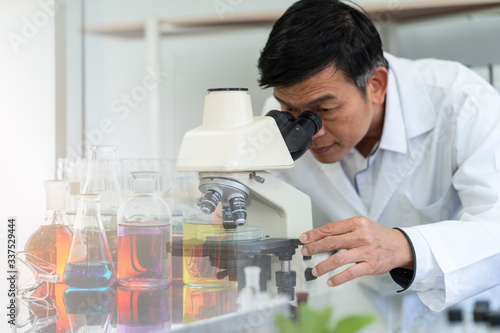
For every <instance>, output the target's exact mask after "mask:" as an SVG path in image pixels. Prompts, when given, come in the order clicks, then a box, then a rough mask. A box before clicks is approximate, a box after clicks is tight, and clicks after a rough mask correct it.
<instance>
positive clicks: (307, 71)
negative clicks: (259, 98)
mask: <svg viewBox="0 0 500 333" xmlns="http://www.w3.org/2000/svg"><path fill="white" fill-rule="evenodd" d="M329 66H334V68H335V69H336V70H341V71H342V72H343V73H344V75H345V78H346V80H347V81H348V82H350V83H352V84H354V85H355V86H356V87H357V88H358V90H359V91H360V92H361V93H362V94H363V96H365V95H366V84H367V82H368V80H369V79H370V77H371V76H372V75H373V73H374V71H375V68H376V67H378V66H384V67H385V68H389V65H388V63H387V60H386V59H385V58H384V53H383V50H382V41H381V39H380V36H379V34H378V32H377V30H376V28H375V26H374V25H373V23H372V22H371V20H370V19H369V18H368V16H367V15H366V14H365V13H363V12H361V11H359V10H357V9H355V8H353V7H350V6H348V5H347V4H345V3H342V2H341V1H338V0H300V1H298V2H296V3H294V4H293V5H292V6H291V7H290V8H288V10H287V11H286V12H285V13H284V14H283V16H281V18H280V19H279V20H278V21H276V23H275V24H274V26H273V29H272V30H271V33H270V35H269V39H268V41H267V43H266V46H265V47H264V49H263V50H262V52H261V55H260V59H259V63H258V67H259V72H260V78H259V85H260V86H261V87H263V88H269V87H288V86H292V85H294V84H297V83H300V82H302V81H304V80H306V79H308V78H309V77H311V76H313V75H315V74H317V73H318V72H320V71H322V70H324V69H326V68H327V67H329Z"/></svg>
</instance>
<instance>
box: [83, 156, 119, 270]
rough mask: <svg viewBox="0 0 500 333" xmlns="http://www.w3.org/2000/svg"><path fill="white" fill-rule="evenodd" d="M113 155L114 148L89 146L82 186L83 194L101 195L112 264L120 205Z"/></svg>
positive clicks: (114, 260)
mask: <svg viewBox="0 0 500 333" xmlns="http://www.w3.org/2000/svg"><path fill="white" fill-rule="evenodd" d="M115 155H116V147H115V146H90V147H89V156H88V166H87V177H86V179H85V185H84V186H83V193H85V194H100V195H101V219H102V223H103V226H104V230H105V231H106V237H107V239H108V245H109V250H110V252H111V257H112V258H113V262H114V263H116V250H117V234H116V230H117V224H116V213H117V211H118V207H120V204H121V195H120V184H119V183H118V177H117V175H116V160H115Z"/></svg>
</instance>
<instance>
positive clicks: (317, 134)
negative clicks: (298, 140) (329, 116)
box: [313, 125, 326, 140]
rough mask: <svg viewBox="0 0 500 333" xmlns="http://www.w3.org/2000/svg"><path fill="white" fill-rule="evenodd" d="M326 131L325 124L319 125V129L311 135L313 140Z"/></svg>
mask: <svg viewBox="0 0 500 333" xmlns="http://www.w3.org/2000/svg"><path fill="white" fill-rule="evenodd" d="M325 132H326V129H325V125H321V128H320V129H319V131H318V132H317V133H316V134H314V135H313V140H314V139H316V138H319V137H320V136H322V135H324V134H325Z"/></svg>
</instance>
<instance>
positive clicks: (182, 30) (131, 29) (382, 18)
mask: <svg viewBox="0 0 500 333" xmlns="http://www.w3.org/2000/svg"><path fill="white" fill-rule="evenodd" d="M471 2H472V1H471V0H439V1H419V2H415V1H413V2H400V1H393V2H390V1H388V2H385V3H376V4H366V5H363V8H364V10H365V11H366V12H367V13H368V15H369V16H370V17H371V18H372V20H374V21H379V22H385V23H388V22H408V21H413V20H419V19H424V18H431V17H436V16H443V15H451V14H460V13H465V12H471V11H476V10H485V9H490V8H496V7H499V8H500V0H477V1H474V2H473V3H471ZM283 13H284V11H273V12H265V13H248V14H239V15H226V16H224V17H222V18H219V17H216V16H215V17H198V18H182V19H163V20H159V21H158V22H159V26H160V32H161V35H162V36H175V35H184V34H192V33H200V32H202V33H203V32H211V31H214V30H219V29H227V28H236V29H237V28H248V27H263V26H269V27H270V26H272V25H273V24H274V22H276V20H277V19H278V18H279V17H280V16H281V15H282V14H283ZM145 26H146V22H145V21H136V22H125V23H116V24H107V25H95V26H87V27H85V29H84V32H85V33H90V34H104V35H111V36H116V37H124V38H140V37H144V31H145Z"/></svg>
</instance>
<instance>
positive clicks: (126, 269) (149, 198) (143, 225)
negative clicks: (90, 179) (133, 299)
mask: <svg viewBox="0 0 500 333" xmlns="http://www.w3.org/2000/svg"><path fill="white" fill-rule="evenodd" d="M131 174H132V177H133V181H134V191H135V195H134V196H133V197H132V198H130V199H129V200H127V201H125V202H124V203H123V204H122V205H121V206H120V209H118V265H117V276H118V283H119V284H121V285H126V286H129V287H131V288H141V289H145V288H151V287H155V288H157V287H166V286H168V285H169V284H170V281H171V268H170V267H171V242H172V233H171V231H172V226H171V218H172V214H171V212H170V208H169V207H168V205H167V204H166V202H165V201H163V200H162V199H160V198H159V197H157V196H156V195H155V194H154V190H155V184H156V178H157V175H158V173H157V172H152V171H141V172H131Z"/></svg>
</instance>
